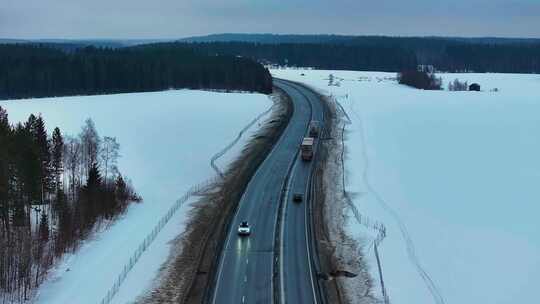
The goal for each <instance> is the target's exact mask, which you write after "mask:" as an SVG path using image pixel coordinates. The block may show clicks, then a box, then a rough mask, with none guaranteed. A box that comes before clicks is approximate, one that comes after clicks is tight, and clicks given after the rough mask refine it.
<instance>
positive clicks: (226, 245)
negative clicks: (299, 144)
mask: <svg viewBox="0 0 540 304" xmlns="http://www.w3.org/2000/svg"><path fill="white" fill-rule="evenodd" d="M293 107H294V106H293ZM293 116H294V111H293ZM292 119H293V118H292V117H291V121H292ZM291 125H292V123H291V122H290V121H289V123H288V124H287V126H286V127H285V130H283V133H282V134H281V136H280V137H279V139H278V141H277V142H276V144H275V145H274V146H273V147H272V149H271V150H270V152H269V153H268V155H266V158H265V159H264V160H263V162H262V163H261V164H260V165H259V167H258V168H257V170H256V171H255V174H254V175H253V177H252V178H251V179H250V180H249V182H248V184H247V186H246V189H245V190H244V193H242V197H240V201H239V203H238V209H237V210H236V213H235V214H234V216H233V223H236V222H237V215H238V212H239V210H240V208H241V207H242V206H241V204H240V203H241V202H242V201H244V198H245V196H246V193H247V192H248V189H250V187H251V184H252V183H253V181H254V180H255V179H257V177H258V176H259V175H260V174H261V171H262V169H261V168H263V167H265V166H266V165H265V164H266V163H268V162H269V159H270V158H271V156H272V155H273V154H274V152H275V151H276V150H277V149H278V147H280V148H282V146H283V145H284V144H283V141H284V140H285V139H284V138H285V134H287V133H288V132H290V129H291V128H292V127H291ZM230 229H233V228H232V227H231V228H230ZM231 231H232V230H229V232H228V233H227V242H226V244H225V247H224V248H223V250H224V252H223V254H222V256H221V258H220V260H219V271H218V278H217V282H216V286H215V288H214V296H213V300H212V303H213V304H215V303H216V297H217V294H218V290H219V285H220V283H221V277H222V274H223V262H224V261H225V256H226V255H227V248H228V247H229V242H230V240H231V238H230V236H231V234H232V233H233V232H231ZM246 264H247V263H246ZM270 285H272V284H270ZM271 289H272V290H273V287H271ZM273 295H274V293H273V292H272V297H273ZM272 302H273V299H272Z"/></svg>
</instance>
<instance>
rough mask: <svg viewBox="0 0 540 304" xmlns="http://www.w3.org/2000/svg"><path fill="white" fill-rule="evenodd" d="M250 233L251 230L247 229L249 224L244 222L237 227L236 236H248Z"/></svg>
mask: <svg viewBox="0 0 540 304" xmlns="http://www.w3.org/2000/svg"><path fill="white" fill-rule="evenodd" d="M250 233H251V229H250V228H249V224H248V222H246V221H243V222H241V223H240V225H238V235H241V236H243V235H249V234H250Z"/></svg>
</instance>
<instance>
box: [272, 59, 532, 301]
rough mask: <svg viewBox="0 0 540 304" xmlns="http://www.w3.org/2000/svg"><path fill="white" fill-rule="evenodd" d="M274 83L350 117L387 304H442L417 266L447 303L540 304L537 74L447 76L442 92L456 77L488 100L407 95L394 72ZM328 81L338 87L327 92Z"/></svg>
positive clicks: (355, 169)
mask: <svg viewBox="0 0 540 304" xmlns="http://www.w3.org/2000/svg"><path fill="white" fill-rule="evenodd" d="M272 73H273V74H274V75H275V76H278V77H282V78H287V79H292V80H297V81H301V82H304V83H307V84H310V85H312V86H314V87H316V88H319V89H320V90H321V91H324V92H331V93H332V94H333V95H334V96H336V97H337V99H338V100H339V102H340V103H342V105H343V107H344V108H345V110H346V111H347V112H348V114H349V116H350V118H351V120H352V124H350V125H349V126H348V127H347V129H348V133H347V141H346V148H347V156H348V158H347V169H348V170H347V180H348V189H349V190H350V191H351V192H353V193H355V194H356V196H355V204H356V205H357V207H358V209H359V210H360V212H362V213H363V215H367V216H369V217H370V218H372V219H374V220H379V221H381V222H383V223H384V224H385V225H386V227H387V237H386V239H384V241H383V242H382V244H381V246H380V253H381V259H382V267H383V272H384V280H385V283H386V286H387V290H388V294H389V297H390V300H391V303H393V304H410V303H442V301H441V299H439V300H438V301H437V300H435V299H434V297H433V296H432V294H431V293H430V291H429V290H428V288H427V285H426V283H425V282H424V280H423V279H422V277H421V275H420V273H419V269H418V268H417V267H416V266H415V263H414V259H413V260H411V257H412V258H414V255H416V257H417V259H418V262H419V264H420V266H421V267H423V269H424V270H425V271H426V273H427V275H428V276H429V277H430V278H431V279H432V280H433V282H434V284H435V287H436V288H437V290H438V291H439V292H440V294H441V296H442V299H443V300H444V302H445V303H454V304H458V303H459V304H476V303H497V304H511V303H537V302H538V296H537V295H536V289H537V286H539V285H540V221H539V220H538V217H539V216H540V75H512V74H441V75H440V76H442V78H443V80H444V83H445V87H446V85H447V83H448V81H451V80H454V79H455V78H459V79H460V80H462V81H465V80H467V81H469V83H471V82H478V83H479V84H480V85H481V86H482V90H483V92H448V91H422V90H416V89H412V88H408V87H404V86H401V85H399V84H397V83H396V82H395V81H394V80H391V79H390V78H393V77H395V74H394V73H379V72H348V71H312V70H273V71H272ZM301 73H304V74H305V76H301V75H300V74H301ZM330 73H332V74H333V75H334V76H336V79H341V80H339V81H338V82H339V83H340V86H339V87H337V86H331V87H329V86H328V76H329V74H330ZM493 88H498V89H499V92H490V90H491V89H493ZM363 137H364V139H363ZM364 153H365V154H364ZM364 155H365V157H364ZM365 170H367V174H365V175H364V171H365ZM366 179H367V180H366ZM369 185H371V188H372V189H370V187H369ZM377 196H379V197H380V199H377ZM385 203H386V204H387V206H388V208H385V206H384V204H385ZM400 222H401V223H402V225H403V227H402V228H404V229H406V231H405V232H408V233H407V234H408V236H409V237H410V238H411V241H412V243H409V245H412V247H409V249H411V250H413V251H414V252H412V251H411V252H408V251H407V243H406V241H405V238H404V235H403V233H402V232H401V230H400V224H399V223H400ZM348 230H349V231H350V233H352V234H353V235H355V236H356V237H357V238H359V239H364V243H365V244H367V243H368V241H369V235H372V234H371V232H369V231H367V230H366V229H365V228H363V227H362V226H360V225H357V224H356V223H355V222H354V219H353V218H352V217H351V218H350V220H349V224H348ZM368 257H369V259H370V262H371V263H370V264H371V272H372V273H373V275H374V278H377V268H376V265H375V264H374V261H373V260H374V259H373V251H372V250H370V251H369V252H368ZM426 280H428V278H427V277H426ZM377 283H378V281H377ZM378 286H379V285H376V287H377V288H378ZM437 290H434V292H435V293H436V292H437Z"/></svg>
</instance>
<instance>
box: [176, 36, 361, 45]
mask: <svg viewBox="0 0 540 304" xmlns="http://www.w3.org/2000/svg"><path fill="white" fill-rule="evenodd" d="M354 38H355V36H341V35H278V34H232V33H227V34H213V35H207V36H198V37H188V38H183V39H180V40H179V42H251V43H264V44H279V43H346V42H349V41H351V40H352V39H354Z"/></svg>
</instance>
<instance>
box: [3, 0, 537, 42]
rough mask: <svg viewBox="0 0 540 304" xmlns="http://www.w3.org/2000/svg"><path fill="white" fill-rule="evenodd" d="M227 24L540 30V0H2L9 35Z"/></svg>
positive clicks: (152, 34)
mask: <svg viewBox="0 0 540 304" xmlns="http://www.w3.org/2000/svg"><path fill="white" fill-rule="evenodd" d="M224 32H235V33H281V34H284V33H292V34H315V33H323V34H353V35H365V34H375V35H400V36H411V35H415V36H426V35H440V36H498V37H535V38H540V0H450V1H441V0H370V1H365V0H281V1H278V0H0V37H2V38H180V37H187V36H193V35H205V34H212V33H224Z"/></svg>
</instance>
